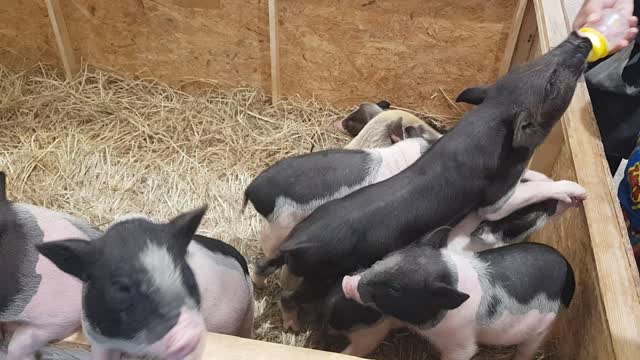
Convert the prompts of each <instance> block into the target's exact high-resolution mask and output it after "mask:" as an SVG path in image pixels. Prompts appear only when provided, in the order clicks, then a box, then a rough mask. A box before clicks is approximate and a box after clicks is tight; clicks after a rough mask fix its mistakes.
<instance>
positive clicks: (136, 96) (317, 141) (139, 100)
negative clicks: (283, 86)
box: [0, 67, 550, 360]
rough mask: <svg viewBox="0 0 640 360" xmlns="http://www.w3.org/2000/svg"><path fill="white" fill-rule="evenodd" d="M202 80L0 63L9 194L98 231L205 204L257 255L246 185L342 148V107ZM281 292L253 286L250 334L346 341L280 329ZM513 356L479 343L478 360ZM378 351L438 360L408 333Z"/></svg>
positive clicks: (217, 232) (2, 158) (223, 231)
mask: <svg viewBox="0 0 640 360" xmlns="http://www.w3.org/2000/svg"><path fill="white" fill-rule="evenodd" d="M191 85H193V84H191ZM206 85H207V86H206V88H207V90H206V91H205V90H203V91H201V92H200V93H198V94H196V95H193V94H187V93H184V92H180V91H177V90H174V89H171V88H169V87H167V86H165V85H163V84H160V83H157V82H154V81H153V80H149V79H146V80H131V79H125V78H122V77H119V76H117V75H114V74H111V73H107V72H101V71H97V70H90V71H89V70H85V72H84V73H83V74H82V76H80V77H78V78H77V79H76V80H75V81H73V82H65V81H63V80H61V79H60V78H59V77H58V75H57V74H56V73H55V72H54V71H52V70H50V69H48V68H46V67H36V68H33V69H31V70H30V71H28V72H26V73H15V72H12V71H10V70H8V69H6V68H3V67H0V123H1V124H2V126H0V139H2V140H1V141H0V169H1V170H3V171H5V172H6V173H7V174H8V183H9V193H10V198H11V199H13V200H19V201H25V202H30V203H33V204H36V205H41V206H45V207H50V208H53V209H58V210H61V211H65V212H68V213H71V214H74V215H76V216H79V217H81V218H85V219H88V220H89V221H91V222H93V223H94V224H96V225H98V226H100V227H102V228H104V227H105V226H106V225H107V224H109V223H110V221H111V220H112V219H113V218H114V217H117V216H119V215H123V214H125V213H128V212H137V213H146V214H149V215H151V216H154V217H158V218H164V219H166V218H169V217H172V216H175V215H176V214H178V212H180V211H184V210H187V209H191V208H195V207H197V206H199V205H201V204H203V203H208V204H209V211H208V214H207V216H206V218H205V221H204V223H203V225H202V226H201V228H200V232H201V233H203V234H206V235H210V236H213V237H217V238H220V239H222V240H224V241H227V242H229V243H231V244H233V245H234V246H236V247H237V248H238V249H239V250H240V251H241V252H242V253H243V254H244V255H245V256H246V257H247V260H248V261H249V262H250V263H252V262H253V261H254V260H255V259H256V257H257V255H258V253H259V246H258V243H257V240H256V238H257V231H258V230H259V228H260V226H261V219H260V218H259V217H258V216H257V214H256V212H255V211H254V210H253V209H251V208H249V209H248V210H247V211H246V212H245V213H244V214H241V213H240V208H241V205H242V192H243V190H244V188H245V186H246V185H247V184H248V183H249V181H250V180H251V178H252V176H255V175H256V174H257V173H258V172H259V171H261V170H262V169H264V168H265V167H267V166H268V165H270V164H271V163H273V162H274V161H275V160H277V159H281V158H283V157H286V156H289V155H293V154H300V153H305V152H308V151H309V150H310V149H311V148H312V147H313V148H314V149H316V150H317V149H325V148H330V147H341V146H344V145H345V144H346V143H347V142H348V141H349V139H348V138H347V137H346V136H344V135H342V134H339V133H338V132H337V131H336V130H335V129H334V128H333V123H334V122H335V120H337V119H339V118H340V117H341V116H343V115H344V112H342V111H339V110H338V109H336V108H333V107H331V106H329V105H327V104H323V103H320V102H318V101H315V100H308V99H302V98H298V97H294V98H290V99H287V100H285V101H282V102H280V103H278V104H276V105H275V106H272V105H269V101H268V98H267V97H266V96H265V95H264V94H262V93H261V92H260V91H257V90H255V89H251V88H236V89H222V88H220V87H218V86H217V85H216V84H215V83H213V82H208V84H206ZM354 105H355V104H354ZM441 120H444V121H443V122H442V123H440V124H439V125H442V126H445V127H446V126H449V125H451V123H450V122H446V119H441ZM277 294H278V285H277V284H276V283H275V282H274V281H273V280H271V282H270V283H269V287H268V289H267V290H265V291H258V292H257V294H256V305H257V312H256V334H257V339H259V340H264V341H270V342H277V343H283V344H288V345H295V346H308V347H316V348H317V347H325V346H326V348H328V349H330V350H339V349H340V346H342V345H344V340H341V339H330V340H329V341H328V344H327V342H326V341H319V339H317V337H314V336H310V333H309V332H306V333H302V334H291V333H285V332H283V331H282V327H281V321H280V318H279V311H278V306H277V303H276V300H277ZM511 354H512V352H510V351H505V350H485V351H483V353H482V354H481V355H479V356H477V357H476V359H508V358H510V356H511ZM373 357H374V358H376V359H388V360H394V359H402V360H424V359H436V358H437V356H434V355H433V352H432V351H430V350H429V348H428V345H426V344H425V343H424V342H423V341H421V340H419V339H417V338H416V337H415V336H413V335H411V334H410V333H409V332H407V331H400V332H398V333H397V334H396V335H394V336H393V337H390V338H389V339H388V342H385V343H384V344H383V345H382V346H381V347H380V348H379V349H378V351H377V353H376V354H374V356H373ZM549 358H550V357H549V356H548V355H541V356H540V357H539V359H549Z"/></svg>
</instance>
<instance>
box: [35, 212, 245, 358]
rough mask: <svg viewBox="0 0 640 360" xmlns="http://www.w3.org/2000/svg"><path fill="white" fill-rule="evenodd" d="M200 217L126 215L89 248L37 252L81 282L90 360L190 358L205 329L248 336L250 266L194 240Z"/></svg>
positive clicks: (218, 245)
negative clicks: (125, 356)
mask: <svg viewBox="0 0 640 360" xmlns="http://www.w3.org/2000/svg"><path fill="white" fill-rule="evenodd" d="M205 211H206V207H202V208H199V209H196V210H193V211H190V212H186V213H183V214H181V215H179V216H177V217H176V218H174V219H172V220H171V221H169V222H166V223H159V222H155V221H152V220H150V219H147V218H144V217H138V216H135V217H128V218H126V219H124V220H119V221H116V222H115V223H114V224H112V225H111V226H109V228H108V229H107V230H106V231H105V233H104V235H102V236H101V237H99V238H98V239H96V240H94V241H92V242H88V241H84V240H81V239H68V240H62V241H54V242H48V243H44V244H40V245H38V246H37V248H38V250H39V251H40V252H41V253H42V254H43V255H44V256H46V257H47V258H49V259H51V261H53V262H54V263H55V264H56V265H57V266H58V267H59V268H60V269H62V270H63V271H65V272H66V273H69V274H71V275H73V276H74V277H76V278H78V279H80V280H81V281H82V282H83V283H84V286H83V291H82V325H83V329H84V332H85V334H86V335H87V338H88V339H89V340H90V342H91V345H92V347H91V352H92V357H93V358H94V359H119V357H120V355H121V354H122V353H126V354H130V355H150V356H158V357H161V358H164V359H176V360H178V359H180V360H182V359H195V358H197V357H198V356H199V355H198V354H199V352H200V351H201V350H202V346H203V345H204V342H203V341H201V339H202V337H203V336H204V334H205V332H206V331H207V330H208V331H211V332H218V333H224V334H230V335H239V336H243V337H248V338H249V337H252V334H253V287H252V283H251V279H250V277H249V273H248V272H249V271H248V266H247V263H246V261H245V259H244V258H243V257H242V255H240V253H239V252H238V251H237V250H236V249H234V248H233V247H231V246H230V245H227V244H225V243H223V242H221V241H219V240H215V239H210V238H206V237H203V236H198V235H194V234H195V232H196V230H197V229H198V226H199V225H200V222H201V220H202V218H203V216H204V214H205ZM192 239H193V241H192ZM54 298H55V297H54ZM78 300H80V297H78Z"/></svg>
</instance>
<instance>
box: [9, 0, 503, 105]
mask: <svg viewBox="0 0 640 360" xmlns="http://www.w3.org/2000/svg"><path fill="white" fill-rule="evenodd" d="M60 3H61V7H62V12H63V15H64V18H65V20H66V24H67V28H68V31H69V36H70V39H71V45H72V48H73V51H74V55H75V56H76V58H77V59H80V58H82V59H83V61H85V62H88V63H89V64H93V65H99V66H105V67H109V68H112V69H114V70H116V71H118V72H124V73H128V74H141V75H145V76H148V75H151V76H154V77H157V78H159V79H161V80H163V81H166V82H168V83H170V84H171V85H179V84H180V82H181V81H183V80H184V79H185V78H205V79H214V80H220V81H222V82H227V83H229V84H232V85H239V84H248V85H252V86H259V87H261V88H263V89H264V90H265V91H267V92H270V86H271V85H270V81H271V80H270V58H269V16H268V1H267V0H118V1H112V0H62V1H60ZM278 3H279V5H278V16H279V25H280V34H279V39H280V69H281V84H282V85H281V86H282V93H283V95H292V94H301V95H303V96H311V95H315V96H317V97H318V98H320V99H325V100H327V101H329V102H332V103H334V104H336V105H338V106H351V105H355V104H356V103H358V102H360V101H363V100H377V99H381V98H386V99H389V100H390V101H392V102H394V103H395V104H397V105H401V106H405V107H412V108H415V109H420V110H424V111H427V112H431V113H435V114H444V115H447V114H449V115H451V114H456V112H455V110H454V109H453V108H452V107H451V106H450V105H449V104H448V102H447V100H446V99H445V97H444V96H443V94H442V91H444V93H446V94H447V95H448V96H450V97H452V98H455V96H456V95H457V93H458V92H459V91H460V90H461V89H462V88H464V87H466V86H469V85H474V84H478V83H483V82H487V81H492V80H494V79H495V77H496V76H497V72H498V67H499V64H500V62H501V60H502V56H503V48H504V46H505V43H506V39H507V36H508V33H509V31H510V26H511V20H512V17H513V12H514V3H515V0H464V1H451V0H280V1H279V2H278ZM38 61H42V62H47V63H54V64H58V65H59V64H60V60H59V58H58V53H57V49H56V42H55V39H54V36H53V33H52V31H51V25H50V24H49V19H48V16H47V8H46V5H45V1H44V0H0V64H3V65H7V66H12V67H21V68H24V67H28V66H30V65H32V64H34V63H36V62H38ZM441 90H442V91H441Z"/></svg>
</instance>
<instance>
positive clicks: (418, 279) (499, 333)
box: [342, 243, 575, 360]
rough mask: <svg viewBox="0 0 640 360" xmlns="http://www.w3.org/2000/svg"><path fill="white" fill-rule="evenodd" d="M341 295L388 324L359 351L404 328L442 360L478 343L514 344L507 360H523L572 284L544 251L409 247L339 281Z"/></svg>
mask: <svg viewBox="0 0 640 360" xmlns="http://www.w3.org/2000/svg"><path fill="white" fill-rule="evenodd" d="M342 290H343V292H344V295H345V297H346V298H347V299H352V300H355V301H356V302H358V303H360V304H364V305H367V306H370V307H372V308H374V309H376V310H378V311H379V312H380V313H382V314H385V315H387V316H388V317H390V318H391V319H387V318H382V319H381V320H379V321H378V322H376V323H374V324H375V326H369V328H368V329H367V331H368V332H365V333H361V334H359V336H360V337H361V341H360V343H359V345H360V348H359V350H364V351H370V350H372V349H374V348H375V346H376V345H377V343H375V342H376V341H380V340H381V339H382V338H384V335H386V333H385V331H388V329H391V328H393V327H397V326H406V327H408V328H410V329H412V330H414V331H415V332H417V333H418V334H420V335H422V336H424V337H426V338H427V339H429V341H430V342H431V343H432V344H433V345H434V346H435V347H436V348H437V349H438V350H439V351H440V353H441V357H442V359H443V360H468V359H471V358H472V357H473V356H474V355H475V354H476V352H477V350H478V344H485V345H499V346H508V345H518V349H517V352H516V355H515V359H516V360H529V359H532V358H533V356H534V354H535V352H536V351H537V349H538V348H539V347H540V346H541V344H542V343H543V341H544V339H545V336H546V335H547V334H548V333H549V331H550V330H551V326H552V324H553V322H554V320H555V318H556V316H557V315H558V313H559V312H560V311H561V310H562V309H563V308H566V307H568V306H569V304H570V303H571V299H572V297H573V293H574V290H575V279H574V275H573V271H572V269H571V266H570V265H569V263H568V262H567V260H566V259H565V258H564V257H563V256H562V255H561V254H560V253H559V252H558V251H556V250H554V249H553V248H551V247H549V246H547V245H542V244H536V243H520V244H514V245H507V246H504V247H500V248H496V249H490V250H486V251H482V252H479V253H477V254H473V253H458V252H454V251H451V250H447V249H441V250H436V249H434V248H432V247H431V246H430V245H426V244H424V243H415V244H412V245H410V246H408V247H406V248H404V249H402V250H399V251H397V252H395V253H393V254H391V255H389V256H387V257H386V258H384V259H383V260H381V261H378V262H377V263H375V264H374V265H373V266H372V267H371V268H369V269H367V270H365V271H362V272H360V273H358V274H356V275H353V276H345V277H344V278H343V281H342ZM376 331H377V332H378V333H376ZM381 334H382V336H381ZM356 355H361V356H362V355H365V354H364V353H362V354H356Z"/></svg>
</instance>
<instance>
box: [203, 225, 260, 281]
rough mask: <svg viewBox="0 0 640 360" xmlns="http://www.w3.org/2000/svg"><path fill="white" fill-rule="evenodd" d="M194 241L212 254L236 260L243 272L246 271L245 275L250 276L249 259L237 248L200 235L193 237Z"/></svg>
mask: <svg viewBox="0 0 640 360" xmlns="http://www.w3.org/2000/svg"><path fill="white" fill-rule="evenodd" d="M193 241H195V242H197V243H198V244H200V245H202V246H203V247H204V248H206V249H207V250H209V251H211V252H212V253H217V254H222V255H224V256H228V257H230V258H233V259H235V260H236V261H237V262H238V263H239V264H240V266H242V270H243V271H244V273H245V274H246V275H249V265H248V264H247V259H245V258H244V256H242V254H241V253H240V252H239V251H238V249H236V248H235V247H233V246H231V245H229V244H227V243H226V242H224V241H222V240H218V239H214V238H210V237H206V236H203V235H198V234H196V235H194V236H193Z"/></svg>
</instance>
